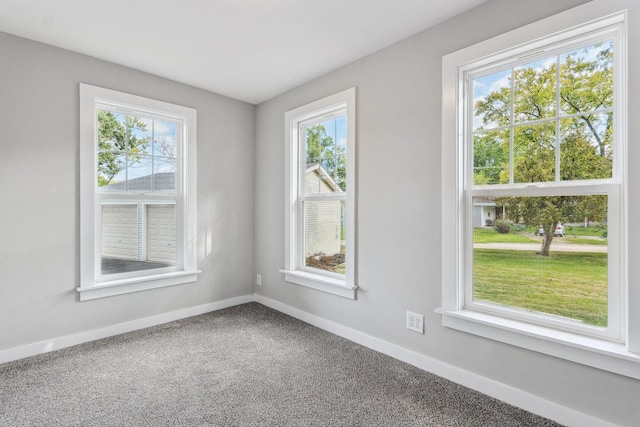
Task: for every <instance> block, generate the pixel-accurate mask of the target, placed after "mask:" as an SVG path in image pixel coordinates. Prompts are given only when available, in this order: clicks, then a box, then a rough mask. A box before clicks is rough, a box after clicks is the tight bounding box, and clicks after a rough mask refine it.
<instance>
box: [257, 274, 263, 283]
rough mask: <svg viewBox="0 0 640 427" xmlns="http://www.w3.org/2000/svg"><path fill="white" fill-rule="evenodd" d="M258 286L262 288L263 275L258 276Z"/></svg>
mask: <svg viewBox="0 0 640 427" xmlns="http://www.w3.org/2000/svg"><path fill="white" fill-rule="evenodd" d="M256 285H258V286H262V274H258V275H256Z"/></svg>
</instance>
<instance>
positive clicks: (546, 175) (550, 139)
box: [513, 122, 556, 183]
mask: <svg viewBox="0 0 640 427" xmlns="http://www.w3.org/2000/svg"><path fill="white" fill-rule="evenodd" d="M555 145H556V144H555V123H554V122H546V123H538V124H533V125H524V126H516V127H515V128H514V129H513V150H514V152H513V182H515V183H525V182H549V181H555V176H556V149H555Z"/></svg>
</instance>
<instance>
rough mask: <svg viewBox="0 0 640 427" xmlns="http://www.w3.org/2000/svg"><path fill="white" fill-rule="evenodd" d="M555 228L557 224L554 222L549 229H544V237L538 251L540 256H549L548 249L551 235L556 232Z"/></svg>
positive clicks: (551, 238)
mask: <svg viewBox="0 0 640 427" xmlns="http://www.w3.org/2000/svg"><path fill="white" fill-rule="evenodd" d="M557 226H558V223H557V222H556V223H554V224H553V226H552V227H550V228H547V227H544V237H543V238H542V249H540V255H542V256H549V247H550V246H551V241H552V240H553V234H554V233H555V232H556V227H557Z"/></svg>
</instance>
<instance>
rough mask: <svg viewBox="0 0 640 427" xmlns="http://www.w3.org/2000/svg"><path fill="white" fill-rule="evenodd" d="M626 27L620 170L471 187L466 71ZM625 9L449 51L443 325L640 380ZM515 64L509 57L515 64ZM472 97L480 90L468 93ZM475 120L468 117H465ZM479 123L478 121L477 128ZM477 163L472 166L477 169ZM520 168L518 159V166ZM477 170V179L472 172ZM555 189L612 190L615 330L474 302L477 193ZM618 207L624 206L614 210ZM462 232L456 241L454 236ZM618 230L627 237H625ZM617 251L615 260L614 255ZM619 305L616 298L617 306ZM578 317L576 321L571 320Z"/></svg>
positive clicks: (598, 9)
mask: <svg viewBox="0 0 640 427" xmlns="http://www.w3.org/2000/svg"><path fill="white" fill-rule="evenodd" d="M611 27H617V31H618V32H619V39H618V40H619V44H618V45H617V46H616V52H617V53H616V54H617V55H618V53H621V55H618V57H617V58H616V69H615V70H614V73H617V75H616V76H615V77H614V85H615V90H616V93H617V97H616V99H614V104H615V105H614V111H615V112H616V113H615V114H614V120H616V121H617V123H616V125H617V127H616V128H615V129H616V133H617V136H616V139H617V142H614V144H615V146H614V150H616V151H615V152H614V157H615V160H614V161H615V165H614V171H613V177H612V178H611V179H606V180H602V181H595V180H594V181H581V182H561V184H560V185H558V182H552V183H549V184H546V183H541V184H537V183H536V184H535V185H530V184H514V183H511V184H501V185H500V186H499V187H497V186H494V185H470V183H472V182H473V176H472V174H473V173H472V167H473V161H472V157H470V156H472V155H473V154H472V153H471V152H470V151H472V150H471V149H470V148H469V146H468V144H466V143H465V142H466V141H468V138H469V137H470V135H472V130H469V129H467V127H466V126H465V123H469V122H470V121H471V120H470V118H469V115H470V114H472V111H471V109H472V106H471V105H469V102H468V101H467V99H468V97H467V93H468V85H469V83H468V82H465V77H466V74H465V73H466V72H468V71H469V70H472V69H479V68H481V67H483V66H484V67H489V66H493V64H499V63H505V62H507V61H509V60H510V59H512V58H517V57H518V56H525V55H527V54H528V53H531V52H537V51H539V50H543V49H545V48H549V50H550V51H553V49H554V47H557V45H558V44H561V43H563V42H565V41H566V42H567V43H569V41H571V40H575V39H580V38H584V39H585V40H587V37H588V35H589V34H594V33H595V34H599V33H602V32H606V31H608V28H611ZM626 49H627V48H626V11H624V10H623V11H619V10H615V9H611V8H609V11H606V10H603V8H602V4H599V5H593V4H591V5H584V6H581V7H578V8H575V9H572V10H571V11H570V12H564V13H561V14H558V15H555V16H552V17H550V18H547V19H544V20H542V21H539V22H536V23H533V24H530V25H527V26H525V27H522V28H520V29H517V30H514V31H511V32H509V33H506V34H503V35H500V36H497V37H494V38H493V39H489V40H487V41H484V42H481V43H478V44H477V45H474V46H470V47H468V48H465V49H462V50H460V51H457V52H453V53H451V54H449V55H446V56H444V57H443V64H442V72H443V75H442V78H443V97H442V108H443V119H442V133H443V135H442V137H443V139H442V204H443V208H442V215H443V216H442V230H448V231H447V232H446V233H445V232H443V233H442V307H440V308H438V309H437V312H439V313H440V314H442V323H443V326H446V327H449V328H453V329H457V330H461V331H464V332H468V333H472V334H475V335H479V336H483V337H486V338H490V339H493V340H497V341H500V342H505V343H509V344H512V345H516V346H520V347H523V348H527V349H530V350H534V351H538V352H541V353H545V354H550V355H553V356H556V357H561V358H564V359H568V360H572V361H576V362H579V363H582V364H586V365H589V366H595V367H598V368H601V369H605V370H609V371H612V372H616V373H619V374H622V375H627V376H631V377H634V378H640V354H639V346H640V327H635V328H634V327H633V325H631V324H629V322H628V318H629V313H628V310H629V309H630V306H632V305H633V304H630V302H632V301H630V298H631V293H630V292H629V288H628V280H627V258H628V254H627V246H628V245H627V239H626V235H627V233H626V230H627V222H628V213H627V198H626V192H627V185H626V175H627V171H626V169H625V162H626V160H625V159H626V157H627V152H626V140H627V129H626V121H625V120H624V118H623V117H622V116H623V114H625V113H626V105H627V99H626V79H627V77H626V67H627V65H626ZM507 63H508V62H507ZM469 96H471V95H470V94H469ZM465 121H468V122H465ZM469 127H472V126H469ZM470 159H471V160H470ZM469 164H470V165H471V167H469ZM510 167H511V166H510ZM470 175H471V176H470ZM496 192H497V193H499V195H500V196H510V195H517V196H546V195H557V194H561V193H562V194H566V193H571V194H574V192H575V193H576V194H607V195H608V196H609V198H610V200H609V214H610V215H611V214H613V215H617V216H618V220H617V221H615V220H614V221H613V223H614V225H613V228H612V229H610V233H609V234H610V240H609V249H610V252H612V254H611V256H613V259H614V260H617V261H619V263H616V265H619V268H616V266H614V265H613V263H611V261H610V262H609V268H610V270H611V269H612V270H616V271H615V272H614V274H613V276H612V275H611V272H610V275H609V277H610V280H611V278H612V277H613V278H614V279H615V280H616V281H617V283H616V284H615V285H614V286H613V288H612V286H611V285H610V294H609V298H610V300H612V301H611V302H610V304H609V306H610V310H613V314H614V316H617V320H616V321H615V322H614V323H615V324H614V325H613V328H612V333H611V334H609V333H606V334H600V333H593V334H590V333H586V330H585V329H584V328H582V329H581V328H577V329H576V328H573V327H566V328H562V327H560V328H559V327H558V324H557V323H554V322H547V321H545V320H544V319H541V320H542V321H536V320H534V317H532V316H527V315H524V316H523V315H520V313H513V312H509V310H508V309H498V308H494V307H486V306H483V304H470V303H469V301H468V299H469V295H470V294H471V289H470V275H471V271H472V270H471V268H472V261H471V251H472V244H473V236H472V233H473V218H472V214H473V212H472V209H473V208H472V198H473V196H483V195H485V196H486V195H495V193H496ZM617 208H619V209H620V212H612V211H614V210H616V209H617ZM452 233H453V235H454V237H453V238H452V237H451V235H452ZM617 236H619V239H617V238H616V237H617ZM611 256H610V258H609V259H610V260H611V259H612V258H611ZM612 303H613V304H612ZM568 323H569V322H567V326H569V325H568Z"/></svg>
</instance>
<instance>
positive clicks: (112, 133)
mask: <svg viewBox="0 0 640 427" xmlns="http://www.w3.org/2000/svg"><path fill="white" fill-rule="evenodd" d="M125 122H126V119H125V116H124V115H123V114H120V113H116V112H113V111H106V110H98V149H99V150H106V151H116V152H124V151H125V150H126V136H125V135H126V131H125V128H126V123H125Z"/></svg>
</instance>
